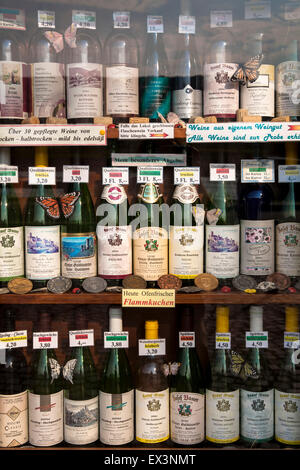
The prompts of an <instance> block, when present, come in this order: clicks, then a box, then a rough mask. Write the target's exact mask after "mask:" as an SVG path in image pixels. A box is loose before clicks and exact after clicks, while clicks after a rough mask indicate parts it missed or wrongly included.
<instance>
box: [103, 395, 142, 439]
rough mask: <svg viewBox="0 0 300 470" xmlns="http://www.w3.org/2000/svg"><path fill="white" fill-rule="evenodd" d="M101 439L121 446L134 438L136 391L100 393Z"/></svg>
mask: <svg viewBox="0 0 300 470" xmlns="http://www.w3.org/2000/svg"><path fill="white" fill-rule="evenodd" d="M99 403H100V405H99V406H100V441H101V442H102V443H103V444H106V445H116V446H120V445H123V444H128V442H131V441H133V439H134V418H133V416H134V391H133V390H130V391H129V392H127V393H114V394H111V393H105V392H101V391H100V394H99Z"/></svg>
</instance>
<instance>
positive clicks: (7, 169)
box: [0, 166, 19, 183]
mask: <svg viewBox="0 0 300 470" xmlns="http://www.w3.org/2000/svg"><path fill="white" fill-rule="evenodd" d="M18 182H19V173H18V167H17V166H0V183H18Z"/></svg>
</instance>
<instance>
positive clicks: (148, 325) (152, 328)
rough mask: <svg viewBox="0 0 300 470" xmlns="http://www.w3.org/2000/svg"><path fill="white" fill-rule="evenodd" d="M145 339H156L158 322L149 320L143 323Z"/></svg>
mask: <svg viewBox="0 0 300 470" xmlns="http://www.w3.org/2000/svg"><path fill="white" fill-rule="evenodd" d="M145 335H146V338H145V339H157V338H158V321H157V320H151V321H149V320H148V321H146V322H145Z"/></svg>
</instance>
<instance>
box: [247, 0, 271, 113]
mask: <svg viewBox="0 0 300 470" xmlns="http://www.w3.org/2000/svg"><path fill="white" fill-rule="evenodd" d="M244 6H245V20H257V19H263V18H271V2H270V1H264V2H245V3H244ZM258 114H259V113H258Z"/></svg>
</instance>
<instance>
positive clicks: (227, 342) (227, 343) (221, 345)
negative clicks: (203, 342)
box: [216, 333, 231, 349]
mask: <svg viewBox="0 0 300 470" xmlns="http://www.w3.org/2000/svg"><path fill="white" fill-rule="evenodd" d="M216 349H231V333H216Z"/></svg>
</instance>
